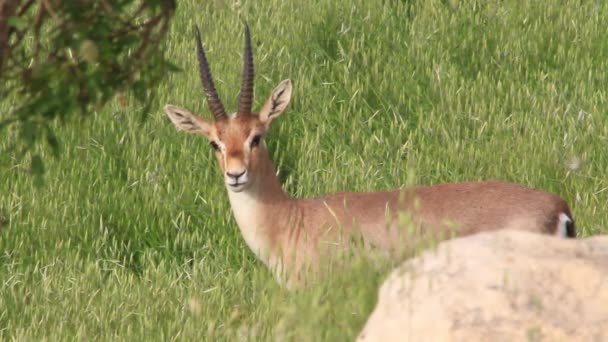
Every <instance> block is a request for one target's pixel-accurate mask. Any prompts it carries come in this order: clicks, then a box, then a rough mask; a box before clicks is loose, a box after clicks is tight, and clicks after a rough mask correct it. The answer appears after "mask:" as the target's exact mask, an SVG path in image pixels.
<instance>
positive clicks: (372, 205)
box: [298, 181, 575, 247]
mask: <svg viewBox="0 0 608 342" xmlns="http://www.w3.org/2000/svg"><path fill="white" fill-rule="evenodd" d="M298 206H299V207H300V210H301V216H300V220H301V221H304V222H305V224H304V225H303V226H305V227H308V230H307V232H306V234H307V236H308V237H313V239H314V240H317V239H320V240H326V241H329V242H331V241H334V240H335V239H338V238H341V239H343V238H345V237H346V234H349V235H351V236H352V235H353V234H354V235H355V236H356V235H359V234H361V236H362V237H363V239H364V240H365V241H367V242H369V243H370V244H372V245H377V246H379V247H390V246H392V245H394V244H399V241H397V240H396V239H399V237H398V236H402V237H404V236H403V235H400V234H399V232H398V230H399V229H403V228H404V227H403V226H406V225H407V224H408V223H411V225H413V227H414V228H415V231H418V232H419V233H421V234H436V235H441V234H454V235H458V236H462V235H468V234H473V233H476V232H479V231H487V230H497V229H519V230H529V231H536V232H539V233H547V234H558V229H559V225H560V223H562V224H564V225H565V224H566V223H567V226H564V227H565V228H567V229H566V231H565V233H567V235H568V236H570V237H574V235H575V231H574V223H573V221H572V220H571V219H570V218H571V214H570V209H569V207H568V205H567V204H566V202H565V201H564V200H563V199H561V198H560V197H559V196H557V195H555V194H552V193H549V192H545V191H540V190H535V189H531V188H527V187H524V186H521V185H518V184H514V183H507V182H501V181H486V182H462V183H445V184H439V185H433V186H415V187H411V188H406V189H400V190H394V191H384V192H346V193H337V194H332V195H328V196H325V197H320V198H313V199H302V200H299V201H298ZM404 214H405V215H404ZM560 214H563V215H565V218H568V221H569V222H560ZM399 217H401V218H405V220H403V219H401V220H400V219H399ZM400 226H401V227H400ZM405 228H407V227H405ZM339 232H341V233H343V234H338V233H339ZM558 235H559V234H558Z"/></svg>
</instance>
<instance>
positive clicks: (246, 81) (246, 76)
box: [237, 23, 254, 114]
mask: <svg viewBox="0 0 608 342" xmlns="http://www.w3.org/2000/svg"><path fill="white" fill-rule="evenodd" d="M253 77H254V68H253V53H252V51H251V36H250V35H249V25H247V23H245V52H244V53H243V83H242V84H241V95H240V96H239V107H238V108H239V110H238V112H237V113H238V114H251V104H252V102H253Z"/></svg>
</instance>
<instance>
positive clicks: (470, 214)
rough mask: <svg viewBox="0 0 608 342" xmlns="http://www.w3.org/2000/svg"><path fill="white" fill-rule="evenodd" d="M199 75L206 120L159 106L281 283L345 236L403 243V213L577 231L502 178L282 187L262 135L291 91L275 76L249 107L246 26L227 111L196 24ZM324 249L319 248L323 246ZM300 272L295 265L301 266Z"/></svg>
mask: <svg viewBox="0 0 608 342" xmlns="http://www.w3.org/2000/svg"><path fill="white" fill-rule="evenodd" d="M195 33H196V43H197V55H198V62H199V68H200V77H201V80H202V83H203V88H204V90H205V95H206V98H207V103H208V106H209V109H210V110H211V112H212V113H213V115H214V117H215V120H214V121H209V120H206V119H203V118H202V117H200V116H198V115H195V114H194V113H192V112H191V111H189V110H187V109H184V108H180V107H177V106H174V105H166V106H165V107H164V110H165V112H166V113H167V115H168V116H169V119H171V121H172V122H173V124H175V126H176V127H177V128H178V129H180V130H184V131H186V132H190V133H196V134H200V135H203V136H205V137H206V138H207V139H208V140H209V144H210V145H211V147H212V148H213V149H214V150H215V156H216V157H217V160H218V162H219V165H220V168H221V169H222V172H223V175H224V182H225V186H226V188H227V191H228V198H229V200H230V204H231V207H232V211H233V214H234V217H235V219H236V222H237V224H238V226H239V228H240V231H241V233H242V235H243V237H244V238H245V241H246V242H247V245H248V246H249V247H250V248H251V250H252V251H253V252H254V253H255V254H256V256H257V257H258V258H259V259H260V260H261V261H262V262H264V263H265V264H266V265H267V266H268V267H269V268H270V269H271V270H272V271H273V272H274V273H275V275H276V276H277V277H278V278H279V279H280V280H285V281H287V283H288V284H291V285H297V284H299V279H300V276H301V275H302V274H300V272H301V271H302V270H304V269H305V268H307V267H310V266H312V267H313V268H315V264H316V263H318V262H319V255H320V254H323V253H326V252H331V251H332V250H333V249H335V247H328V248H322V245H326V246H335V245H340V246H341V247H343V248H344V247H345V246H346V245H345V244H346V242H347V241H349V239H350V238H355V239H359V240H362V241H363V242H364V244H365V245H369V246H375V247H379V248H381V249H386V250H390V249H392V248H395V247H398V246H399V245H400V244H403V243H407V241H404V240H403V238H404V237H407V235H401V234H400V233H399V232H400V229H401V228H400V227H399V222H398V221H399V220H398V213H399V212H406V213H408V215H409V217H411V223H412V224H413V226H414V227H416V228H415V231H417V232H422V233H423V234H426V233H433V234H435V233H437V234H439V235H440V236H441V235H442V234H443V236H444V238H445V237H447V235H446V234H444V232H445V231H446V230H448V229H450V231H451V232H452V233H453V234H454V235H457V236H462V235H467V234H473V233H476V232H479V231H484V230H495V229H522V230H530V231H536V232H539V233H546V234H554V235H557V236H562V237H575V236H576V232H575V227H574V220H573V218H572V215H571V213H570V209H569V208H568V205H567V204H566V202H565V201H564V200H563V199H561V198H560V197H559V196H557V195H555V194H552V193H548V192H544V191H539V190H534V189H530V188H527V187H524V186H521V185H517V184H513V183H506V182H500V181H485V182H463V183H447V184H439V185H434V186H415V187H410V188H404V189H397V190H394V191H381V192H345V193H338V194H333V195H327V196H325V197H319V198H304V199H298V198H293V197H291V196H289V195H288V194H287V193H285V191H283V189H282V187H281V183H280V182H279V179H278V177H277V175H276V171H275V167H274V165H273V163H272V161H271V160H270V158H269V156H268V151H267V149H266V146H265V144H264V143H263V138H264V136H265V135H266V133H267V132H268V130H269V129H270V126H271V124H272V123H273V122H274V120H275V119H277V118H278V117H279V116H280V115H281V114H282V113H283V112H284V111H285V108H286V107H287V104H288V103H289V100H290V98H291V92H292V85H291V81H290V80H284V81H282V82H281V83H280V84H279V85H278V86H277V87H276V88H275V89H274V90H273V92H272V94H271V95H270V97H269V98H268V100H267V101H266V103H265V104H264V105H263V106H262V108H261V109H260V111H259V113H252V111H251V107H252V99H253V81H254V66H253V54H252V48H251V38H250V34H249V28H248V27H247V25H245V52H244V55H243V56H244V57H243V58H244V67H243V80H242V85H241V93H240V98H239V103H238V110H237V111H236V112H235V113H231V114H227V112H226V110H225V109H224V106H223V104H222V102H221V101H220V98H219V96H218V94H217V91H216V89H215V86H214V83H213V77H212V75H211V71H210V69H209V65H208V62H207V58H206V56H205V51H204V49H203V45H202V42H201V37H200V32H199V31H198V28H195ZM321 249H323V252H321ZM302 273H303V272H302Z"/></svg>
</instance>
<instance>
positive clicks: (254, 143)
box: [251, 134, 262, 147]
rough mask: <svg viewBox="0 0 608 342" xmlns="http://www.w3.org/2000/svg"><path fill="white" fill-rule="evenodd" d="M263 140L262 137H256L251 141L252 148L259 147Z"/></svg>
mask: <svg viewBox="0 0 608 342" xmlns="http://www.w3.org/2000/svg"><path fill="white" fill-rule="evenodd" d="M261 139H262V136H261V135H259V134H258V135H255V136H254V137H253V139H251V147H257V146H258V145H260V140H261Z"/></svg>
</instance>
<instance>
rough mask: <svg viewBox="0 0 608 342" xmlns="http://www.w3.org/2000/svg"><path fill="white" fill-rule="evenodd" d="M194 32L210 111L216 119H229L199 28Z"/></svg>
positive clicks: (195, 27)
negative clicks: (217, 88)
mask: <svg viewBox="0 0 608 342" xmlns="http://www.w3.org/2000/svg"><path fill="white" fill-rule="evenodd" d="M194 30H195V32H194V33H195V35H196V49H197V56H198V67H199V72H200V76H201V81H202V82H203V88H204V89H205V96H206V97H207V104H208V105H209V109H210V110H211V112H212V113H213V116H215V119H216V120H223V119H225V118H226V117H227V115H226V110H225V109H224V105H223V104H222V101H221V100H220V97H219V96H218V95H217V90H215V85H214V84H213V75H211V70H210V69H209V63H208V62H207V57H206V56H205V49H204V48H203V43H202V42H201V33H200V31H199V30H198V27H197V26H194Z"/></svg>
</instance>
